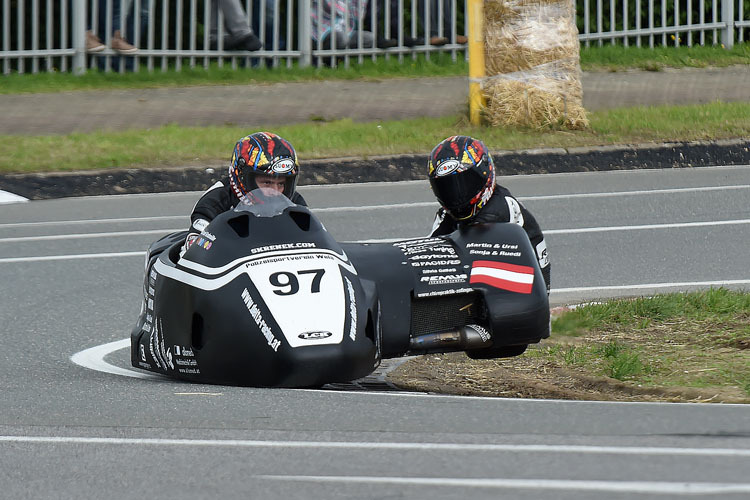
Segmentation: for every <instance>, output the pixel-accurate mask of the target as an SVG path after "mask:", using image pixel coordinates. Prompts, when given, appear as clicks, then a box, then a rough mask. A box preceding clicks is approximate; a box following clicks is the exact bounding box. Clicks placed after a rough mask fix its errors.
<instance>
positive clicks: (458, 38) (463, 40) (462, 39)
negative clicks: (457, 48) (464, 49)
mask: <svg viewBox="0 0 750 500" xmlns="http://www.w3.org/2000/svg"><path fill="white" fill-rule="evenodd" d="M468 41H469V39H468V38H466V37H465V36H464V35H456V43H458V44H461V45H464V44H465V43H468Z"/></svg>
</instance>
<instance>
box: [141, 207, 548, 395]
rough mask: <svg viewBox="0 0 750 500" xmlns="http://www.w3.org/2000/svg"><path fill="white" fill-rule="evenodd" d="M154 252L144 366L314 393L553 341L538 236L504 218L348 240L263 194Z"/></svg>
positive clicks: (147, 285)
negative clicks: (447, 229)
mask: <svg viewBox="0 0 750 500" xmlns="http://www.w3.org/2000/svg"><path fill="white" fill-rule="evenodd" d="M255 199H256V200H260V202H259V203H258V204H256V205H240V206H239V207H238V208H236V209H235V210H234V211H230V212H227V213H225V214H222V215H220V216H218V217H217V218H216V219H215V220H214V221H212V222H211V223H210V224H209V225H208V226H207V227H206V228H205V230H204V231H203V232H202V233H201V235H200V237H199V238H198V239H197V240H196V241H195V243H194V244H193V245H192V246H191V247H190V248H189V249H188V250H187V251H186V252H185V253H184V255H182V256H180V250H181V248H182V245H183V243H184V241H185V236H186V233H185V232H182V233H175V234H171V235H168V236H166V237H164V238H162V239H161V240H159V241H157V242H155V243H154V244H152V245H151V247H150V248H149V252H148V255H147V259H146V276H145V279H144V291H143V293H144V301H143V307H142V311H141V314H140V316H139V318H138V321H137V323H136V325H135V327H134V328H133V331H132V334H131V362H132V364H133V366H135V367H138V368H142V369H145V370H149V371H154V372H159V373H163V374H166V375H169V376H172V377H176V378H179V379H184V380H189V381H194V382H205V383H217V384H228V385H246V386H262V387H309V386H319V385H322V384H325V383H332V382H344V381H350V380H354V379H357V378H361V377H363V376H365V375H368V374H369V373H371V372H372V371H373V370H374V369H375V368H376V367H377V366H378V364H379V363H380V360H381V359H382V358H391V357H399V356H403V355H406V354H422V353H427V352H447V351H455V350H466V351H467V353H470V354H473V357H500V356H507V355H513V354H518V353H520V352H523V349H524V348H525V346H526V345H527V344H529V343H533V342H538V341H540V340H541V339H542V338H545V337H547V336H549V305H548V301H547V294H546V289H545V284H544V280H543V278H542V275H541V271H540V270H539V266H538V264H537V260H536V257H535V254H534V250H533V249H532V247H531V244H530V243H529V240H528V238H527V236H526V233H525V232H524V231H523V229H522V228H520V227H519V226H517V225H513V224H491V225H485V226H477V227H473V228H471V229H468V230H462V231H456V232H454V233H453V234H451V235H449V236H446V237H439V238H423V239H411V240H403V241H398V242H395V243H372V244H367V243H338V242H336V241H335V240H334V239H333V238H332V237H331V236H330V234H329V233H328V232H327V231H326V230H325V228H324V227H323V226H322V224H321V223H320V222H319V221H318V220H317V218H316V217H315V216H314V215H313V214H312V213H311V212H310V211H309V210H308V209H307V208H306V207H301V206H297V205H294V204H292V203H291V202H289V201H288V200H287V199H286V198H284V197H283V196H279V197H274V198H266V199H263V198H262V196H261V197H256V198H255Z"/></svg>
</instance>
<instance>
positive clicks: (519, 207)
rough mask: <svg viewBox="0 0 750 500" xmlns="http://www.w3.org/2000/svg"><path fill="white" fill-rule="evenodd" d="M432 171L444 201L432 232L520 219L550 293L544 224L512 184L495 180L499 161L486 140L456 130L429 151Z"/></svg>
mask: <svg viewBox="0 0 750 500" xmlns="http://www.w3.org/2000/svg"><path fill="white" fill-rule="evenodd" d="M428 177H429V180H430V186H431V187H432V192H433V193H434V194H435V197H436V198H437V199H438V202H439V203H440V205H441V207H440V209H439V210H438V212H437V215H436V217H435V222H434V224H433V226H432V233H431V235H432V236H440V235H444V234H449V233H452V232H453V231H455V230H456V229H457V228H459V227H462V226H468V225H472V224H486V223H490V222H511V223H515V224H518V225H519V226H522V227H523V228H524V230H525V231H526V234H527V235H528V236H529V240H530V241H531V245H532V246H533V247H534V249H535V251H536V256H537V259H538V260H539V267H540V268H541V270H542V275H543V276H544V281H545V284H546V285H547V293H549V287H550V263H549V256H548V254H547V244H546V243H545V241H544V235H543V234H542V230H541V228H540V227H539V224H538V223H537V221H536V219H535V218H534V216H533V215H532V214H531V212H529V211H528V210H527V209H526V207H524V206H523V204H522V203H521V202H520V201H518V200H517V199H516V198H515V197H514V196H513V195H512V194H511V193H510V191H508V189H506V188H504V187H503V186H500V185H499V184H497V183H496V182H495V164H494V162H493V161H492V156H491V155H490V153H489V151H488V150H487V147H486V146H485V145H484V143H483V142H482V141H480V140H478V139H474V138H472V137H467V136H453V137H448V138H447V139H445V140H444V141H442V142H440V143H439V144H438V145H437V146H435V148H434V149H433V150H432V153H431V154H430V158H429V162H428Z"/></svg>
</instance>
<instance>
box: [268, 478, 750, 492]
mask: <svg viewBox="0 0 750 500" xmlns="http://www.w3.org/2000/svg"><path fill="white" fill-rule="evenodd" d="M255 477H257V478H260V479H270V480H277V481H302V482H311V483H352V484H361V483H370V484H398V485H413V486H449V487H450V486H456V487H461V488H466V487H473V488H496V489H524V490H573V491H605V492H609V493H641V494H655V495H686V494H688V495H689V494H692V495H711V494H713V495H718V494H728V493H750V484H748V483H689V482H674V483H672V482H665V481H590V480H575V479H485V478H451V477H438V478H435V477H367V476H280V475H264V476H255Z"/></svg>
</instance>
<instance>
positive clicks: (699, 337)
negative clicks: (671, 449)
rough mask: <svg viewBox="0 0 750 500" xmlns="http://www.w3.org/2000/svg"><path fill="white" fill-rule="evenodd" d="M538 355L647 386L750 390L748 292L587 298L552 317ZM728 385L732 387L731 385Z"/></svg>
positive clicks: (733, 391)
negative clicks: (599, 300)
mask: <svg viewBox="0 0 750 500" xmlns="http://www.w3.org/2000/svg"><path fill="white" fill-rule="evenodd" d="M535 351H537V352H534V350H532V351H531V354H532V355H535V356H537V357H539V358H542V359H545V360H548V361H549V362H550V363H552V365H551V366H555V365H556V366H564V367H567V368H569V369H573V370H576V371H578V372H581V373H586V374H588V375H594V376H597V375H598V376H601V375H604V376H606V377H610V378H614V379H617V380H621V381H628V382H629V383H633V384H637V385H638V386H642V387H667V388H685V387H687V388H695V389H711V390H712V391H713V390H716V391H717V394H718V393H721V394H724V395H727V394H729V395H732V394H733V395H734V396H732V397H743V395H744V397H748V396H750V293H748V292H743V291H731V290H728V289H726V288H712V289H708V290H704V291H700V292H690V293H671V294H662V295H655V296H653V297H639V298H629V299H613V300H608V301H606V302H603V303H593V304H585V305H582V306H580V307H577V308H575V309H573V310H571V311H568V312H565V313H563V314H562V315H561V316H559V317H558V318H556V319H555V320H553V322H552V337H551V338H550V341H549V343H548V345H544V343H543V344H541V345H540V347H539V348H538V349H536V350H535ZM726 391H729V392H726Z"/></svg>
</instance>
